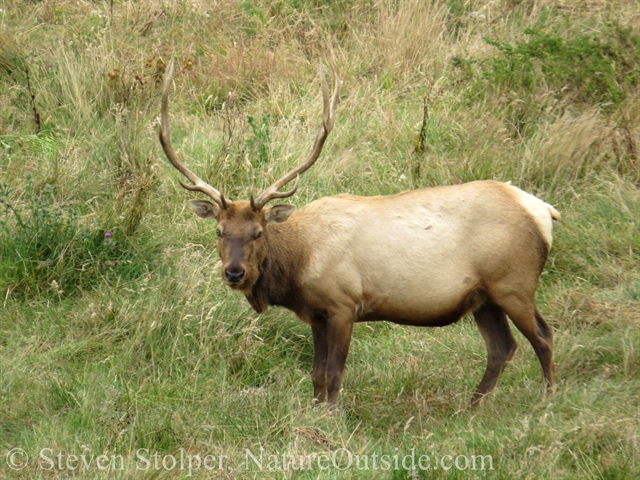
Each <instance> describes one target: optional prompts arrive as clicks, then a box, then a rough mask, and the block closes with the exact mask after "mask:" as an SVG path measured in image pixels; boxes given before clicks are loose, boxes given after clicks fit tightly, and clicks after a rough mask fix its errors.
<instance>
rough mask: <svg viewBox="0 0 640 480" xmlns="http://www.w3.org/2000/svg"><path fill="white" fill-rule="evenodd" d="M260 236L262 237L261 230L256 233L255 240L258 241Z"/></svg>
mask: <svg viewBox="0 0 640 480" xmlns="http://www.w3.org/2000/svg"><path fill="white" fill-rule="evenodd" d="M261 236H262V230H260V231H259V232H258V233H256V240H257V239H259V238H260V237H261Z"/></svg>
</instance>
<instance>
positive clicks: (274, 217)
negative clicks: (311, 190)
mask: <svg viewBox="0 0 640 480" xmlns="http://www.w3.org/2000/svg"><path fill="white" fill-rule="evenodd" d="M295 209H296V207H295V206H294V205H274V206H273V207H271V208H268V209H267V211H266V212H264V219H265V220H266V221H267V223H282V222H284V221H285V220H286V219H287V218H289V215H291V214H292V213H293V212H294V211H295Z"/></svg>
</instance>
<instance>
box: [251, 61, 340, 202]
mask: <svg viewBox="0 0 640 480" xmlns="http://www.w3.org/2000/svg"><path fill="white" fill-rule="evenodd" d="M320 81H321V83H322V98H323V101H324V108H323V115H322V127H321V128H320V131H319V132H318V135H317V136H316V141H315V143H314V145H313V150H311V153H310V154H309V156H308V157H307V159H306V160H305V161H304V163H301V164H300V165H298V166H297V167H296V168H294V169H293V170H291V171H290V172H289V173H287V174H286V175H285V176H284V177H282V178H280V180H278V181H277V182H275V183H273V184H272V185H271V186H269V187H268V188H267V189H266V190H265V191H264V192H262V193H261V194H260V195H259V196H258V198H256V199H255V200H253V201H252V202H251V205H252V206H253V209H254V210H256V211H260V210H262V207H264V206H265V204H266V203H267V202H268V201H270V200H273V199H274V198H287V197H290V196H291V195H293V194H294V193H296V190H297V189H298V181H299V180H300V175H302V174H303V173H304V172H306V171H307V170H308V169H309V168H310V167H311V166H312V165H313V164H314V163H315V162H316V160H318V157H319V156H320V152H322V147H323V146H324V142H325V140H326V139H327V137H328V136H329V133H330V132H331V129H332V128H333V124H334V123H335V119H336V118H335V113H336V106H337V104H338V98H339V97H340V87H341V86H342V80H340V79H339V78H338V75H337V74H336V75H335V87H334V90H333V95H332V96H331V98H330V97H329V87H328V86H327V79H326V77H325V75H324V69H323V68H322V66H321V67H320ZM294 178H295V179H296V184H295V186H294V187H293V188H292V189H291V190H289V191H288V192H280V191H279V190H280V189H281V188H282V187H284V186H285V185H286V184H287V183H289V182H290V181H291V180H293V179H294Z"/></svg>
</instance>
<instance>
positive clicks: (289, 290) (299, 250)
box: [244, 222, 306, 313]
mask: <svg viewBox="0 0 640 480" xmlns="http://www.w3.org/2000/svg"><path fill="white" fill-rule="evenodd" d="M264 237H265V246H266V257H265V259H264V261H263V262H262V266H261V275H260V278H258V281H257V282H256V283H255V285H254V286H253V287H252V288H251V290H250V291H247V292H244V294H245V297H246V298H247V300H248V301H249V304H251V306H252V307H253V308H254V310H255V311H256V312H258V313H262V312H264V311H265V310H266V309H267V307H269V306H270V305H278V306H282V307H285V308H287V309H289V310H292V311H294V312H296V311H297V310H298V309H299V308H300V306H301V299H300V297H299V295H300V289H299V286H298V278H299V274H300V272H301V271H302V269H303V267H304V266H305V264H306V261H305V255H304V248H303V245H302V243H301V241H300V237H299V235H298V232H297V228H296V226H295V224H294V223H293V222H285V223H283V224H280V225H269V226H268V227H267V228H266V229H265V234H264Z"/></svg>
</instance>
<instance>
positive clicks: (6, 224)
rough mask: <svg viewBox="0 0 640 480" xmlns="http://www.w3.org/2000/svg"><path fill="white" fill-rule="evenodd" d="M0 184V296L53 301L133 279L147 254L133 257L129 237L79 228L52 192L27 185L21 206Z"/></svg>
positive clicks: (69, 210)
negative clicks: (39, 298) (45, 297)
mask: <svg viewBox="0 0 640 480" xmlns="http://www.w3.org/2000/svg"><path fill="white" fill-rule="evenodd" d="M11 197H12V196H11V190H10V189H9V188H8V187H7V186H6V185H0V205H2V206H3V207H4V211H3V212H2V213H1V216H0V235H1V236H2V240H1V241H0V291H3V292H4V293H3V296H6V295H9V294H11V295H14V296H15V297H18V298H25V297H27V296H30V295H35V294H40V295H45V296H51V297H53V298H62V297H65V296H68V295H73V294H76V293H79V292H81V291H82V290H85V289H89V288H95V287H97V286H98V285H99V284H100V283H102V282H103V281H109V280H110V279H116V278H123V279H128V278H135V277H137V276H138V275H139V274H141V273H142V272H144V271H145V270H146V269H147V265H148V261H149V259H150V255H149V254H147V255H137V252H136V248H135V244H134V242H133V241H132V239H131V238H129V237H125V236H124V235H120V234H119V233H118V232H117V231H114V232H113V233H111V232H106V231H105V229H103V228H100V227H99V226H96V225H83V222H82V221H81V219H80V218H79V216H78V214H77V213H76V212H75V211H74V210H73V209H72V208H62V207H61V206H59V205H57V204H56V202H55V200H54V196H53V187H52V186H51V185H46V186H45V188H44V189H43V192H42V194H39V193H37V192H36V189H35V188H34V186H33V183H32V182H31V181H30V180H28V182H27V186H26V188H25V202H23V203H17V202H14V201H13V200H12V198H11Z"/></svg>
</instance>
